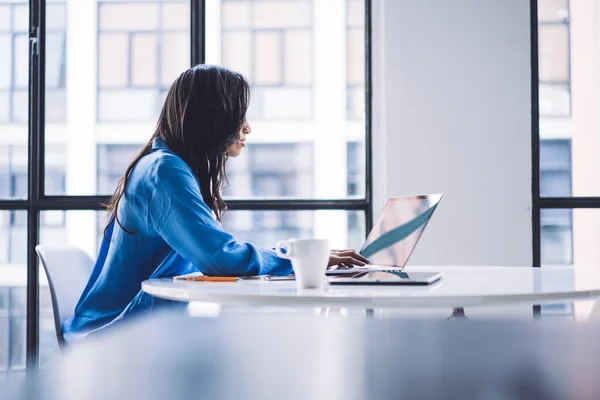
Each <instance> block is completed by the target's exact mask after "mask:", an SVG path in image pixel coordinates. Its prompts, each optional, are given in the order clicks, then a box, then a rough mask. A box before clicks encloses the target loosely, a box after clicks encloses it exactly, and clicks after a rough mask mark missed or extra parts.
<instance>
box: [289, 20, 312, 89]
mask: <svg viewBox="0 0 600 400" xmlns="http://www.w3.org/2000/svg"><path fill="white" fill-rule="evenodd" d="M284 39H285V44H284V51H285V59H284V61H283V63H284V66H285V83H286V84H287V85H307V86H308V85H310V84H311V82H312V63H313V60H312V43H311V41H312V35H311V33H310V31H288V32H286V33H285V36H284Z"/></svg>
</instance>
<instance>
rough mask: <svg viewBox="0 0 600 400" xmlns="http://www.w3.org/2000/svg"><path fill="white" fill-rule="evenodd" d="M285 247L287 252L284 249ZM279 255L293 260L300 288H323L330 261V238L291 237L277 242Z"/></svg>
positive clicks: (276, 249)
mask: <svg viewBox="0 0 600 400" xmlns="http://www.w3.org/2000/svg"><path fill="white" fill-rule="evenodd" d="M283 248H285V250H286V251H285V252H284V251H283ZM275 251H276V252H277V255H278V256H279V257H282V258H287V259H288V260H290V261H291V262H292V268H293V269H294V275H295V276H296V287H297V288H298V289H321V288H323V284H324V282H325V271H326V270H327V264H328V263H329V240H327V239H289V240H282V241H280V242H279V243H277V247H276V248H275Z"/></svg>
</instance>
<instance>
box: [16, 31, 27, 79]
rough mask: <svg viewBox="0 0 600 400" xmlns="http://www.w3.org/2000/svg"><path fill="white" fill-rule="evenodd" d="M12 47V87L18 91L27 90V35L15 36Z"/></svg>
mask: <svg viewBox="0 0 600 400" xmlns="http://www.w3.org/2000/svg"><path fill="white" fill-rule="evenodd" d="M14 46H15V47H14V52H15V53H14V54H15V59H14V60H13V62H14V63H13V65H14V67H13V73H14V85H15V86H16V87H18V88H20V89H23V88H27V85H28V82H29V38H28V37H27V35H17V36H15V38H14Z"/></svg>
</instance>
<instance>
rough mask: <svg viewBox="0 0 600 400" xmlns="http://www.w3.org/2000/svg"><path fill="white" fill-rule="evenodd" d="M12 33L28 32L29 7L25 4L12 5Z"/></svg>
mask: <svg viewBox="0 0 600 400" xmlns="http://www.w3.org/2000/svg"><path fill="white" fill-rule="evenodd" d="M12 30H13V32H27V31H28V30H29V6H28V5H27V4H14V5H13V21H12Z"/></svg>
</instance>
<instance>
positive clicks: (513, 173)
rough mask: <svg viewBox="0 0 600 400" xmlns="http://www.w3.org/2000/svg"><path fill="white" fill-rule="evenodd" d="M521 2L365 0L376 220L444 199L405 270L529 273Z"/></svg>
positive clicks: (526, 73) (526, 76) (525, 35)
mask: <svg viewBox="0 0 600 400" xmlns="http://www.w3.org/2000/svg"><path fill="white" fill-rule="evenodd" d="M529 29H530V28H529V2H528V1H525V0H502V1H498V0H452V1H448V0H419V1H415V0H374V28H373V30H374V32H373V34H374V49H373V51H374V54H373V71H374V77H373V78H374V121H375V126H374V162H375V164H374V175H375V177H376V178H375V180H374V185H375V187H374V189H375V193H374V195H375V206H374V207H375V213H376V215H378V213H379V210H380V209H381V205H382V202H383V201H384V200H385V199H386V198H387V197H388V196H398V195H404V194H415V193H432V192H443V193H444V195H445V196H444V199H443V200H442V203H441V205H440V207H439V208H438V211H436V214H434V217H433V220H432V222H431V223H430V225H429V227H428V228H427V230H426V231H425V234H424V236H423V238H422V241H421V242H420V244H419V245H418V247H417V250H416V251H415V253H414V255H413V258H411V261H410V264H411V265H436V264H437V265H507V266H508V265H520V266H525V265H531V261H532V254H531V252H532V250H531V248H532V246H531V240H532V239H531V235H532V229H531V95H530V90H531V76H530V74H531V72H530V68H531V67H530V38H529V36H530V35H529Z"/></svg>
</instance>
